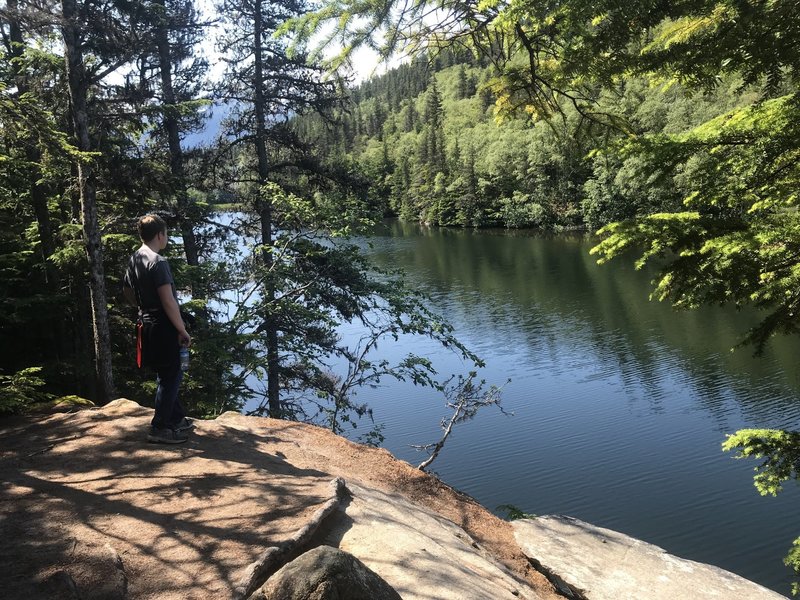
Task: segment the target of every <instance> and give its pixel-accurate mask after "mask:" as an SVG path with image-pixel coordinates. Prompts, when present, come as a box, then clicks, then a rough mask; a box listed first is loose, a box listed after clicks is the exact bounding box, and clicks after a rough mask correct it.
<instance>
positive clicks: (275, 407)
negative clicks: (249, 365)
mask: <svg viewBox="0 0 800 600" xmlns="http://www.w3.org/2000/svg"><path fill="white" fill-rule="evenodd" d="M263 28H264V24H263V15H262V9H261V2H256V3H255V19H254V22H253V33H254V35H253V44H254V45H253V49H254V55H255V65H254V66H255V77H254V81H253V88H254V91H255V95H254V101H253V108H254V110H255V115H256V154H257V157H258V183H259V190H258V192H257V194H258V196H257V201H256V207H257V209H258V212H259V215H260V218H261V243H262V245H263V246H264V250H263V252H262V258H263V261H264V268H265V269H266V270H267V271H269V270H271V269H272V268H273V266H274V264H273V260H274V259H273V256H272V252H271V249H272V242H273V239H272V199H271V198H267V197H265V196H264V195H263V192H262V191H261V186H263V185H264V184H265V183H267V176H268V175H269V167H268V163H267V144H266V130H267V126H266V100H265V98H264V63H263V50H264V49H263V35H264V32H263ZM264 304H265V305H266V306H267V311H266V314H265V315H264V331H265V333H266V336H267V404H268V406H269V416H271V417H273V418H280V417H281V416H282V411H281V403H280V394H279V390H280V381H279V377H280V375H279V370H280V369H279V367H280V363H279V361H278V325H277V322H276V320H275V317H274V309H275V284H274V279H273V278H272V277H267V284H266V285H265V289H264Z"/></svg>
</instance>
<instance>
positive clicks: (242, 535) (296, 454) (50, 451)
mask: <svg viewBox="0 0 800 600" xmlns="http://www.w3.org/2000/svg"><path fill="white" fill-rule="evenodd" d="M150 417H151V411H150V410H149V409H146V408H142V407H140V406H138V405H137V404H135V403H132V402H128V401H122V400H120V401H116V402H114V403H112V404H110V405H109V406H107V407H105V408H103V409H94V410H82V411H79V412H75V413H71V414H54V415H49V416H39V417H25V418H19V417H17V418H13V419H5V420H0V540H2V543H0V564H2V565H3V568H2V569H1V570H0V590H1V591H0V596H3V597H6V598H13V599H16V598H25V599H32V598H69V597H75V596H74V592H70V590H69V585H68V579H67V578H65V577H64V573H67V574H69V576H70V578H71V580H72V581H74V583H75V585H76V586H77V589H78V590H79V592H80V597H81V598H87V599H88V598H109V597H115V594H116V597H119V593H121V592H122V591H124V593H126V595H127V597H128V598H135V599H159V600H171V599H175V600H178V599H181V600H192V599H196V600H201V599H206V598H226V597H230V596H231V593H232V591H233V589H234V587H235V586H236V584H237V583H238V582H239V581H240V579H241V577H242V576H243V574H244V572H245V569H246V567H247V566H248V565H249V564H250V563H252V562H253V561H255V560H256V559H257V558H258V557H259V556H260V555H261V554H262V553H263V552H264V550H265V549H266V548H267V547H269V546H276V545H279V544H280V543H281V542H282V541H284V540H286V539H288V538H290V537H291V536H292V535H293V534H294V533H295V532H296V531H297V530H298V529H300V528H301V527H302V526H303V525H305V524H306V522H307V521H308V520H309V518H310V516H311V515H312V514H313V513H314V512H315V511H316V510H317V508H318V507H319V506H320V505H321V504H322V503H324V502H325V501H326V500H327V498H328V497H329V496H330V482H331V480H332V479H333V478H335V477H341V478H343V479H344V480H345V481H352V482H353V483H358V484H360V485H363V486H366V487H372V488H376V489H378V490H381V491H385V492H391V493H397V494H399V495H402V496H403V497H405V498H406V499H408V500H410V501H412V502H414V503H416V504H419V505H421V506H425V507H427V508H428V509H431V510H434V511H435V512H437V513H438V514H440V515H441V516H443V517H445V518H447V519H449V520H451V521H453V522H454V523H456V524H457V525H459V526H461V527H462V528H463V529H464V530H466V531H467V533H469V534H470V536H472V538H473V539H474V540H475V541H476V542H477V543H478V544H479V545H480V546H481V547H482V548H484V549H485V550H486V551H488V552H489V553H490V554H492V555H493V556H494V557H495V558H496V559H497V560H499V561H500V562H501V563H503V564H504V565H505V566H506V567H508V568H509V569H510V570H511V572H512V573H514V574H515V576H516V577H517V578H519V579H520V580H521V581H525V582H527V583H528V584H529V585H531V586H532V587H533V588H534V589H536V590H537V592H538V593H539V594H540V595H541V596H542V598H546V599H549V598H558V597H560V596H558V595H557V594H556V593H555V592H554V591H553V588H552V586H551V584H550V583H549V582H548V581H547V580H546V579H545V578H544V576H543V575H541V574H540V573H539V572H537V571H536V570H535V569H533V568H532V567H531V566H530V563H529V561H528V560H527V558H526V557H525V556H524V555H523V554H522V552H521V551H520V550H519V547H518V546H517V544H516V542H515V540H514V535H513V531H512V528H511V526H510V524H509V523H507V522H505V521H503V520H501V519H499V518H497V517H495V516H494V515H492V514H491V513H490V512H489V511H487V510H486V509H485V508H483V507H482V506H480V505H479V504H478V503H477V502H475V501H474V500H472V499H471V498H469V497H467V496H465V495H463V494H460V493H458V492H457V491H455V490H453V489H451V488H450V487H448V486H446V485H445V484H443V483H442V482H440V481H439V480H437V479H436V478H434V477H431V476H429V475H426V474H424V473H422V472H420V471H417V470H416V469H414V468H413V467H411V466H410V465H408V464H407V463H405V462H402V461H399V460H397V459H395V458H394V457H393V456H392V455H391V454H390V453H389V452H387V451H385V450H380V449H374V448H369V447H365V446H360V445H357V444H354V443H352V442H349V441H347V440H345V439H343V438H340V437H337V436H335V435H333V434H331V433H330V432H329V431H327V430H324V429H321V428H317V427H313V426H309V425H304V424H300V423H293V422H286V421H277V420H272V419H263V418H255V417H244V416H241V415H235V414H232V413H229V414H226V415H223V416H221V417H220V418H219V419H217V420H215V421H202V422H200V423H199V424H198V427H197V429H196V430H195V432H194V433H193V434H192V436H191V438H190V440H189V442H188V443H186V444H182V445H177V446H164V445H156V444H148V443H147V442H146V441H145V438H146V431H147V425H148V423H149V420H150ZM65 580H66V581H67V583H66V584H65V583H64V582H65Z"/></svg>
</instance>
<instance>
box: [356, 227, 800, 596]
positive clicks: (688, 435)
mask: <svg viewBox="0 0 800 600" xmlns="http://www.w3.org/2000/svg"><path fill="white" fill-rule="evenodd" d="M369 242H370V245H367V243H366V242H365V243H364V247H365V248H366V249H367V252H368V253H369V254H370V256H371V257H372V259H373V260H374V261H375V263H376V264H379V265H382V266H395V267H400V268H402V269H404V270H405V271H406V273H407V275H408V279H409V281H410V282H411V283H412V284H413V285H414V286H415V287H417V288H418V289H420V290H422V291H424V292H425V293H427V294H428V295H429V296H430V297H431V298H432V304H433V308H434V309H435V310H437V311H438V312H439V313H441V314H444V315H446V316H447V317H448V318H449V319H450V321H451V322H452V323H453V325H455V327H456V330H457V332H458V335H459V338H460V339H461V341H463V342H464V343H466V344H467V345H468V346H469V347H470V348H471V349H472V350H473V351H475V352H476V353H477V354H478V355H479V356H480V357H481V358H482V359H484V361H485V362H486V368H485V369H483V370H482V371H481V376H482V377H484V378H485V379H486V380H487V382H488V383H495V384H503V383H504V382H505V381H506V380H507V379H508V378H511V380H512V381H511V383H509V384H507V385H506V386H505V388H504V392H503V406H504V408H505V409H506V411H509V412H513V416H505V415H503V414H501V413H500V412H499V411H496V410H493V409H486V410H485V412H483V413H481V414H479V416H478V417H477V418H476V419H475V420H474V421H473V422H471V423H467V424H465V425H461V426H459V427H458V428H457V429H456V430H455V433H454V435H453V436H452V437H451V438H450V440H449V441H448V443H447V445H446V446H445V449H444V451H443V452H442V454H441V455H440V457H439V458H438V459H437V461H436V462H435V463H434V464H433V466H432V468H433V470H435V471H436V473H437V474H438V475H439V476H440V477H441V478H442V479H443V480H445V481H446V482H448V483H449V484H451V485H453V486H454V487H456V488H458V489H460V490H462V491H464V492H466V493H468V494H470V495H471V496H473V497H475V498H476V499H477V500H479V501H480V502H481V503H482V504H484V505H485V506H487V507H488V508H489V509H492V510H496V509H497V507H498V506H500V505H503V504H511V505H514V506H516V507H518V508H519V509H521V510H523V511H524V512H527V513H535V514H540V515H543V514H553V513H558V514H567V515H571V516H574V517H578V518H580V519H583V520H586V521H589V522H591V523H594V524H596V525H600V526H603V527H609V528H611V529H615V530H618V531H621V532H624V533H627V534H629V535H632V536H635V537H638V538H642V539H644V540H646V541H648V542H651V543H654V544H657V545H659V546H661V547H663V548H665V549H666V550H667V551H669V552H671V553H673V554H676V555H678V556H681V557H685V558H689V559H693V560H698V561H702V562H707V563H711V564H714V565H718V566H720V567H723V568H725V569H729V570H731V571H733V572H735V573H738V574H740V575H742V576H744V577H747V578H749V579H752V580H754V581H757V582H759V583H761V584H763V585H766V586H768V587H771V588H773V589H775V590H777V591H779V592H781V593H783V594H787V595H788V593H789V583H790V581H791V577H790V573H789V570H788V569H787V568H786V567H784V566H783V564H782V558H783V556H784V555H785V554H786V553H787V551H788V549H789V547H790V545H791V542H792V540H793V539H794V538H795V537H796V536H798V535H800V518H799V517H798V512H797V506H798V501H800V496H798V490H797V487H796V485H794V484H790V485H787V488H786V490H785V491H784V492H783V493H782V494H781V495H780V496H778V497H777V498H762V497H761V496H759V494H758V492H757V491H756V490H755V488H754V487H753V485H752V475H753V470H752V469H753V467H754V466H755V463H754V462H747V461H741V460H738V461H737V460H734V459H733V458H732V456H731V455H730V454H729V453H723V452H722V451H721V450H720V444H721V443H722V442H723V441H724V439H725V434H726V433H730V432H733V431H735V430H736V429H740V428H743V427H775V428H790V429H796V428H797V426H798V420H799V419H800V381H798V373H797V367H796V365H797V360H798V358H800V344H798V343H796V342H795V341H794V340H788V339H785V338H784V339H780V340H777V341H775V342H773V343H772V345H771V346H770V347H769V348H768V349H767V351H766V353H765V355H764V356H763V357H761V358H753V357H752V356H751V350H749V349H742V350H738V351H736V352H733V353H732V352H731V351H730V348H731V347H733V346H734V345H735V344H736V342H737V340H738V339H739V336H740V335H741V334H742V333H743V332H744V331H745V330H746V329H747V328H748V327H749V326H751V325H753V324H754V323H755V322H756V321H755V318H754V317H753V315H750V314H742V313H737V312H734V311H731V310H723V309H719V308H709V309H703V310H699V311H694V312H676V311H674V310H672V309H671V308H670V307H669V306H666V305H663V304H659V303H655V302H649V301H648V300H647V297H648V293H649V290H650V288H649V284H648V282H649V278H650V275H649V274H647V273H642V272H636V271H635V270H634V269H633V267H632V260H628V261H626V260H622V261H617V262H615V263H612V264H610V265H605V266H603V267H599V266H597V265H596V264H595V259H594V258H593V257H591V256H589V254H588V252H589V248H590V247H591V246H592V243H591V240H587V239H585V238H584V237H582V236H574V235H566V236H543V235H536V234H525V233H509V232H469V231H449V230H437V229H427V228H421V227H418V226H415V225H402V224H399V223H393V224H390V225H388V226H387V228H386V229H385V230H382V231H380V232H378V233H377V234H376V235H375V236H374V237H373V238H371V239H370V240H369ZM342 333H343V335H345V336H356V335H357V334H358V331H357V329H356V328H354V327H345V328H343V329H342ZM411 351H413V352H415V353H418V354H425V355H428V356H431V357H432V358H434V360H435V362H436V365H437V367H438V369H439V372H440V373H441V374H442V375H449V374H451V373H456V372H460V373H463V372H465V370H466V369H468V368H469V366H468V365H464V364H462V363H461V362H460V360H458V359H457V358H455V357H454V356H453V355H451V354H450V353H449V352H448V351H446V350H443V349H441V348H439V347H437V346H435V345H434V344H431V343H427V342H420V341H419V340H410V339H401V340H400V342H398V343H388V342H387V343H386V344H384V346H383V347H382V348H381V352H382V353H383V354H388V355H392V356H395V357H398V358H399V357H401V356H404V355H405V354H406V353H408V352H411ZM358 398H359V399H360V400H364V401H367V402H368V403H369V404H370V405H371V406H372V407H373V409H374V412H375V421H376V422H378V423H383V424H384V425H385V429H384V434H385V436H386V440H385V442H384V446H385V447H386V448H387V449H389V450H390V451H391V452H393V453H394V454H395V455H396V456H398V457H399V458H402V459H405V460H408V461H409V462H411V463H413V464H417V463H418V462H420V461H421V460H422V459H423V458H424V456H423V455H421V454H420V453H418V452H417V451H415V450H414V449H413V448H411V445H412V444H422V443H427V442H431V441H435V440H437V439H438V437H439V435H440V430H439V426H438V424H439V421H440V419H441V418H442V417H443V416H445V415H446V414H447V411H446V409H445V407H444V403H443V399H442V397H441V396H440V395H438V394H436V393H434V392H432V391H430V390H426V389H421V388H415V387H414V386H412V385H410V384H401V383H392V384H388V385H386V386H384V387H382V388H379V389H377V390H363V391H361V392H359V395H358ZM499 514H502V511H500V513H499Z"/></svg>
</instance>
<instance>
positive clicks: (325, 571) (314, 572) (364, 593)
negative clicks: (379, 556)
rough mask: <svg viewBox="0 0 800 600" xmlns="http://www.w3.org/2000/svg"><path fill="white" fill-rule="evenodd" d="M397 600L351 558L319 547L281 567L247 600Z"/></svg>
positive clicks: (392, 591) (381, 583)
mask: <svg viewBox="0 0 800 600" xmlns="http://www.w3.org/2000/svg"><path fill="white" fill-rule="evenodd" d="M345 598H347V599H348V600H401V598H400V595H399V594H398V593H397V592H396V591H394V590H393V589H392V587H391V586H390V585H389V584H388V583H386V581H384V580H383V579H382V578H381V577H380V576H379V575H377V574H376V573H375V572H374V571H371V570H370V569H369V568H368V567H367V566H366V565H365V564H364V563H363V562H361V561H360V560H358V559H357V558H356V557H355V556H353V555H352V554H348V553H347V552H344V551H342V550H339V549H338V548H332V547H330V546H319V547H317V548H314V549H313V550H309V551H308V552H306V553H305V554H302V555H300V556H299V557H297V558H296V559H294V560H293V561H291V562H290V563H288V564H286V565H284V566H283V567H282V568H281V569H280V570H279V571H278V572H277V573H275V574H274V575H273V576H272V577H270V578H269V580H267V583H265V584H264V585H263V586H262V587H261V589H259V590H258V591H257V592H255V593H254V594H253V595H252V596H250V600H344V599H345Z"/></svg>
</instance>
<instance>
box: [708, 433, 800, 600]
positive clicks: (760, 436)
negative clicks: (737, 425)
mask: <svg viewBox="0 0 800 600" xmlns="http://www.w3.org/2000/svg"><path fill="white" fill-rule="evenodd" d="M722 449H723V450H726V451H729V452H731V451H737V452H738V454H737V455H736V458H756V459H760V460H762V462H761V464H759V465H757V466H756V467H755V470H756V471H757V474H756V476H755V477H754V484H755V486H756V489H757V490H758V491H759V493H760V494H761V495H762V496H767V495H771V496H776V495H777V494H778V492H780V491H781V490H782V489H783V483H784V482H786V481H788V480H790V479H798V476H800V432H797V431H782V430H777V429H740V430H739V431H737V432H736V433H734V434H732V435H729V436H728V438H727V439H726V440H725V442H723V444H722ZM783 562H784V564H785V565H787V566H789V567H791V568H792V570H793V571H794V574H795V575H797V576H800V538H797V539H795V540H794V542H793V543H792V548H791V549H790V550H789V554H787V555H786V557H785V558H784V560H783ZM792 593H793V594H795V595H796V594H798V593H800V584H798V583H793V584H792Z"/></svg>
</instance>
